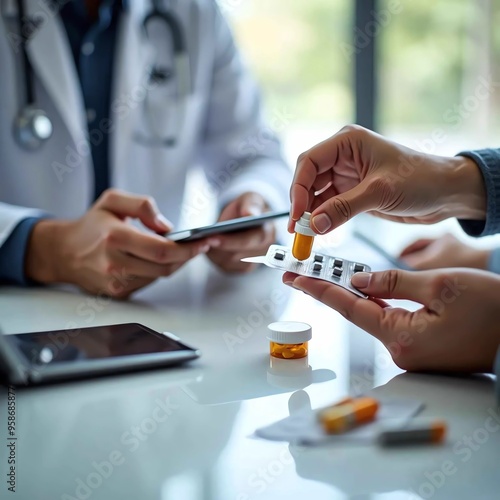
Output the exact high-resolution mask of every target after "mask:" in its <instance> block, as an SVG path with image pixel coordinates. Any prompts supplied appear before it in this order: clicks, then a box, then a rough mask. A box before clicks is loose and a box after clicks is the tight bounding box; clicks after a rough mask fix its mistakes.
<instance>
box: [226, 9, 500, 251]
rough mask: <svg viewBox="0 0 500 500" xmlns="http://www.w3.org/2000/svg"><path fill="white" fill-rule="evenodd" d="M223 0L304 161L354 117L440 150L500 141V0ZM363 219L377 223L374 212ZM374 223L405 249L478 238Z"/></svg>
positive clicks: (289, 143) (286, 135)
mask: <svg viewBox="0 0 500 500" xmlns="http://www.w3.org/2000/svg"><path fill="white" fill-rule="evenodd" d="M219 3H220V6H221V9H222V11H223V12H224V14H225V15H226V16H227V17H228V18H229V20H230V22H231V24H232V27H233V29H234V32H235V35H236V38H237V40H238V42H239V44H240V47H241V49H242V51H243V53H244V55H245V57H246V60H247V64H248V65H249V66H250V67H251V68H252V70H253V72H254V74H255V75H256V77H257V78H258V80H259V83H260V85H261V87H262V90H263V95H264V99H265V104H266V109H267V113H268V118H269V120H270V124H271V126H272V127H273V128H274V129H275V130H276V132H277V133H278V134H279V135H280V136H281V138H282V141H283V145H284V150H285V153H286V157H287V159H288V161H289V163H290V164H291V165H292V166H293V167H294V166H295V161H296V158H297V156H298V154H300V153H301V152H302V151H304V150H306V149H308V148H309V147H311V146H312V145H314V144H316V143H317V142H319V141H321V140H323V139H325V138H327V137H329V136H330V135H332V134H333V133H335V132H336V131H337V130H339V129H340V128H341V127H342V126H343V125H345V124H347V123H359V124H361V125H364V126H367V127H369V128H371V129H374V130H376V131H377V132H380V133H381V134H384V135H386V136H388V137H390V138H392V139H394V140H396V141H398V142H401V143H404V144H406V145H407V146H409V147H412V148H414V149H418V150H423V151H427V152H429V153H436V154H444V155H454V154H456V153H458V152H460V151H462V150H465V149H478V148H482V147H488V146H496V147H498V146H500V118H499V117H498V113H497V109H498V104H499V101H500V68H499V65H498V64H497V63H496V62H497V61H499V60H500V58H499V56H500V32H499V31H498V30H497V31H496V32H495V30H494V29H493V26H494V25H495V23H496V22H497V23H498V22H500V2H498V1H497V2H495V1H493V0H439V1H438V2H436V1H433V0H420V1H418V2H404V1H402V0H378V1H377V0H335V1H332V0H308V1H307V2H305V1H303V0H273V1H272V2H270V1H268V0H267V1H266V0H219ZM356 224H357V227H358V228H361V229H363V228H364V229H365V230H366V229H367V228H366V227H364V226H366V225H367V224H368V223H367V222H365V221H364V220H359V221H357V223H356ZM369 226H370V232H373V229H374V228H375V229H376V230H377V231H383V232H384V233H385V235H386V236H387V238H385V239H386V242H387V243H386V246H387V248H389V249H390V250H391V251H394V252H396V251H398V250H399V249H400V248H401V246H402V245H404V243H405V242H407V241H409V240H411V239H413V238H414V237H416V236H419V235H422V234H425V235H428V234H440V233H442V232H444V231H451V232H453V233H456V234H458V235H459V236H460V237H461V238H462V239H467V238H466V237H465V236H464V235H463V234H461V232H460V229H459V227H458V224H456V222H455V221H448V222H446V223H443V224H438V225H437V226H434V227H431V228H422V227H410V228H408V227H405V228H402V227H400V226H396V227H395V228H393V226H392V225H391V224H385V223H381V222H379V221H376V222H374V221H373V219H370V222H369ZM489 240H491V239H490V238H488V239H486V240H482V241H481V242H473V244H479V245H491V244H493V243H492V242H491V241H489ZM497 241H498V240H497Z"/></svg>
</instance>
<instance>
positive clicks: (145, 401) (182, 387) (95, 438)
mask: <svg viewBox="0 0 500 500" xmlns="http://www.w3.org/2000/svg"><path fill="white" fill-rule="evenodd" d="M278 319H286V320H296V321H305V322H308V323H310V324H311V325H312V327H313V340H312V341H311V343H310V353H309V357H308V358H307V359H305V360H298V361H297V362H296V361H292V362H288V361H284V362H283V363H278V364H276V363H274V364H273V366H271V365H270V359H269V354H268V349H269V345H268V341H267V340H266V338H265V336H266V327H267V325H268V324H269V323H270V322H272V321H275V320H278ZM124 322H139V323H143V324H144V325H147V326H149V327H151V328H153V329H156V330H159V331H170V332H173V333H175V334H176V335H178V336H179V337H181V338H182V339H183V340H185V341H186V342H188V343H190V344H192V345H194V346H196V347H198V348H200V349H201V351H202V353H203V355H202V357H201V358H200V359H199V360H197V361H195V362H193V363H190V364H188V365H186V366H184V367H182V368H174V369H172V368H170V369H162V370H155V371H151V372H147V373H139V374H130V375H124V376H115V377H108V378H102V379H94V380H89V381H82V382H76V383H67V384H60V385H54V386H47V387H40V388H34V389H18V390H17V391H16V396H15V397H16V433H17V436H18V441H17V449H16V461H17V462H16V475H17V477H16V492H15V493H12V492H9V491H8V490H7V487H8V485H7V480H6V478H7V467H8V465H7V458H8V449H7V447H6V443H7V435H6V434H7V428H6V415H7V389H6V388H1V389H0V394H1V396H0V449H1V450H2V452H1V453H0V477H1V481H0V498H2V499H4V498H5V499H9V498H13V499H14V498H16V499H17V498H21V499H26V500H59V499H66V500H68V499H92V500H114V499H117V500H118V499H120V500H128V499H130V500H202V499H203V500H249V499H256V500H257V499H258V500H264V499H266V500H267V499H303V498H311V499H318V500H323V499H324V500H326V499H328V500H333V499H343V498H359V499H365V498H370V499H371V498H373V499H384V500H385V499H391V500H392V499H399V498H405V499H418V498H423V499H427V498H435V499H467V500H468V499H490V498H491V499H494V498H500V496H499V495H500V493H499V491H500V417H499V416H498V413H496V409H495V401H494V391H493V381H492V380H491V378H489V377H486V376H476V377H467V378H461V377H447V376H437V375H424V374H408V373H403V372H401V370H399V369H398V368H397V367H396V366H395V365H394V364H393V363H392V361H391V360H390V357H389V356H388V354H387V353H386V351H385V350H384V348H383V347H382V346H381V345H380V344H379V343H378V342H377V341H375V340H373V339H372V338H371V337H370V336H369V335H367V334H366V333H364V332H361V331H359V330H358V329H356V328H354V327H353V326H351V325H349V324H348V323H347V322H346V321H345V320H344V319H342V318H341V317H340V316H339V315H338V314H337V313H335V312H333V311H331V310H329V309H328V308H326V307H324V306H322V305H320V304H319V303H316V302H314V301H313V300H312V299H311V298H310V297H307V296H305V295H304V294H302V293H300V292H297V291H294V290H290V289H288V287H286V286H284V285H283V284H282V283H281V274H280V273H279V272H276V271H273V270H269V269H266V268H262V269H259V270H257V271H256V272H254V273H251V274H248V275H245V276H226V275H222V274H221V273H218V272H217V271H215V270H214V269H212V268H210V267H209V266H208V265H207V264H206V263H205V261H204V260H203V258H198V259H197V260H196V261H194V262H192V263H191V264H190V265H188V266H186V267H185V268H184V269H183V270H182V271H181V272H179V273H178V274H177V275H176V276H174V277H173V278H171V279H168V280H163V281H162V282H160V283H157V284H155V285H153V286H151V287H150V288H148V289H146V290H144V291H142V292H140V293H139V294H137V295H136V296H135V297H134V298H133V300H131V301H127V302H115V301H108V300H105V299H95V298H92V297H89V296H87V295H84V294H82V293H80V292H77V291H75V290H72V289H56V288H35V289H30V290H22V289H18V288H8V287H3V288H0V327H1V329H2V330H3V332H4V333H19V332H29V331H37V330H48V329H66V328H70V327H77V326H78V327H81V326H93V325H100V324H111V323H124ZM366 392H369V393H373V394H374V395H375V396H376V397H378V396H384V397H394V398H398V397H399V398H401V397H403V398H412V399H416V400H419V401H422V402H423V403H424V404H425V409H424V411H423V413H422V415H424V416H428V417H440V418H444V419H446V420H447V422H448V425H449V436H448V439H447V442H446V443H445V444H444V445H442V446H419V447H406V448H399V449H382V448H379V447H377V446H374V445H353V444H350V445H346V444H344V445H341V444H329V445H325V446H321V447H314V448H304V447H298V446H295V445H289V444H288V443H285V442H271V441H265V440H262V439H259V438H256V437H255V436H254V431H255V430H256V428H258V427H261V426H263V425H266V424H270V423H272V422H274V421H276V420H279V419H281V418H284V417H286V416H287V415H289V414H290V413H293V412H296V411H298V410H300V409H302V408H304V407H308V406H311V407H312V408H318V407H321V406H324V405H327V404H329V403H332V402H334V401H335V400H337V399H339V398H341V397H343V396H346V395H347V394H359V393H366Z"/></svg>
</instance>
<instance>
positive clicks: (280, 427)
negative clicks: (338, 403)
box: [255, 399, 424, 446]
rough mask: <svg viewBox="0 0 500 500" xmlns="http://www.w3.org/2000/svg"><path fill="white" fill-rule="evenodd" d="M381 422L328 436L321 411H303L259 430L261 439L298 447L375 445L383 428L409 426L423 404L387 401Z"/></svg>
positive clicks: (258, 434)
mask: <svg viewBox="0 0 500 500" xmlns="http://www.w3.org/2000/svg"><path fill="white" fill-rule="evenodd" d="M379 403H380V408H379V411H378V414H377V419H376V420H375V421H374V422H371V423H369V424H364V425H362V426H360V427H357V428H355V429H352V430H350V431H348V432H345V433H343V434H325V433H324V431H323V428H322V427H321V424H320V423H319V422H318V419H317V412H318V411H317V410H316V411H315V410H309V409H306V410H303V411H300V412H298V413H296V414H295V415H291V416H290V417H287V418H284V419H283V420H280V421H278V422H275V423H274V424H271V425H268V426H267V427H262V428H261V429H257V430H256V431H255V434H256V435H257V436H258V437H261V438H264V439H269V440H271V441H289V442H290V443H294V444H301V445H309V446H315V445H319V444H323V443H331V442H341V443H348V442H351V443H367V444H370V443H372V442H375V439H376V438H377V435H378V432H379V428H380V426H381V425H384V426H386V425H390V426H391V427H394V428H398V427H404V426H405V425H407V424H408V423H409V422H410V420H411V419H412V418H413V417H414V416H415V415H417V414H418V413H419V412H420V411H421V410H422V408H423V407H424V405H423V403H421V402H420V401H414V400H410V399H387V400H382V401H380V400H379Z"/></svg>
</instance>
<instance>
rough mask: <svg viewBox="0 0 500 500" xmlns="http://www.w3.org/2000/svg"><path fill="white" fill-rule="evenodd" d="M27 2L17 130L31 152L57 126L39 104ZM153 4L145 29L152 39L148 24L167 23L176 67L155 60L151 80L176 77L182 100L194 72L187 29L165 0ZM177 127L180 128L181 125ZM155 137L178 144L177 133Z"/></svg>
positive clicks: (21, 23)
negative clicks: (29, 44)
mask: <svg viewBox="0 0 500 500" xmlns="http://www.w3.org/2000/svg"><path fill="white" fill-rule="evenodd" d="M24 2H25V0H17V29H18V31H19V37H20V49H21V59H22V60H21V63H22V64H21V69H22V76H23V79H24V85H23V88H24V96H23V101H24V102H23V105H22V107H21V110H20V111H19V113H18V115H17V116H16V118H15V120H14V127H13V129H14V137H15V139H16V141H17V143H18V144H19V146H21V147H22V148H23V149H25V150H27V151H36V150H38V149H39V148H41V147H42V145H43V144H44V143H45V142H46V141H47V140H48V139H50V137H51V136H52V132H53V125H52V121H51V119H50V118H49V116H48V115H47V113H46V112H45V111H44V110H43V109H41V108H39V107H38V106H37V104H36V96H35V88H34V77H33V67H32V65H31V63H30V60H29V57H28V51H27V42H28V39H27V37H25V36H23V34H24V32H25V31H24V29H25V23H26V22H27V17H26V11H25V4H24ZM151 3H152V8H151V11H150V12H149V14H147V15H146V17H145V18H144V20H143V22H142V28H143V31H144V33H145V35H146V37H147V38H149V31H148V27H149V25H150V24H151V22H153V21H156V20H157V21H160V22H162V23H163V24H165V25H166V26H167V27H168V29H169V32H170V34H171V38H172V47H173V57H174V60H173V68H172V69H170V68H167V67H165V66H161V65H159V64H157V63H154V64H153V65H152V66H151V67H150V72H149V80H150V82H151V83H152V84H153V85H165V84H166V83H167V82H168V81H169V80H170V79H171V78H172V77H174V76H175V77H176V97H177V100H182V99H183V98H184V97H187V96H188V95H189V94H190V92H191V71H190V65H189V57H188V51H187V45H186V39H185V36H184V32H183V29H182V26H181V23H180V21H179V19H178V18H177V17H176V16H175V14H174V13H173V12H169V11H166V10H165V9H163V8H162V7H161V5H160V3H161V0H152V2H151ZM149 127H150V129H151V131H153V130H154V124H151V123H149ZM177 128H178V129H180V127H177ZM153 139H154V140H153V141H148V142H152V143H158V144H160V145H166V146H173V145H175V143H176V139H175V137H174V136H172V137H162V136H161V134H155V136H154V138H153Z"/></svg>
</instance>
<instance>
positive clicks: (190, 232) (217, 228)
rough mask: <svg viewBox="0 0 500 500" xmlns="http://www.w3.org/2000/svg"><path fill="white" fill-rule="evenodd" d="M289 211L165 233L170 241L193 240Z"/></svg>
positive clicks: (234, 230) (256, 225)
mask: <svg viewBox="0 0 500 500" xmlns="http://www.w3.org/2000/svg"><path fill="white" fill-rule="evenodd" d="M289 214H290V212H289V211H288V210H286V211H284V212H265V213H263V214H262V215H251V216H249V217H240V218H238V219H231V220H225V221H223V222H217V223H215V224H212V225H211V226H203V227H198V228H194V229H185V230H184V231H176V232H173V233H167V234H166V235H165V237H166V238H168V239H169V240H171V241H178V242H179V243H180V242H184V241H194V240H199V239H201V238H206V237H207V236H214V235H216V234H224V233H233V232H237V231H244V230H245V229H251V228H253V227H258V226H262V225H263V224H264V223H266V222H268V221H271V220H273V219H278V218H279V217H288V216H289Z"/></svg>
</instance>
